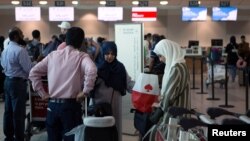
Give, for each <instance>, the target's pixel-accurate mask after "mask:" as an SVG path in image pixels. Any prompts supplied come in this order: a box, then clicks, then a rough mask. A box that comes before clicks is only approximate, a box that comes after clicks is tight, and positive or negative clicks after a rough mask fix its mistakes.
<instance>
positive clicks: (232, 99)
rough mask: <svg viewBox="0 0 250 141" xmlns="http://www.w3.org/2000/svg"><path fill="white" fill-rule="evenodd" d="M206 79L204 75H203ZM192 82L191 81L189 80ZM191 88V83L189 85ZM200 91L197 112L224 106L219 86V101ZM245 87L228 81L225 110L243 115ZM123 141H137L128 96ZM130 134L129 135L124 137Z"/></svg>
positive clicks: (40, 138)
mask: <svg viewBox="0 0 250 141" xmlns="http://www.w3.org/2000/svg"><path fill="white" fill-rule="evenodd" d="M204 77H206V74H204ZM191 82H192V79H191ZM195 82H196V86H197V87H199V88H200V87H201V86H200V84H201V83H200V75H196V81H195ZM191 87H192V83H191ZM200 91H201V90H200V89H197V90H192V89H191V103H192V108H196V110H197V111H199V112H201V113H206V110H207V108H208V107H214V106H215V107H218V106H219V105H225V90H224V89H221V88H220V86H219V84H215V93H214V97H215V98H220V100H211V101H209V100H207V98H209V97H212V94H211V85H210V86H209V87H208V89H207V88H206V87H205V85H204V91H205V92H208V94H197V92H200ZM245 101H246V99H245V87H240V86H239V84H238V82H237V80H236V82H234V83H233V82H231V80H229V83H228V105H234V106H235V107H233V108H227V110H229V111H232V112H238V113H242V114H244V113H245V112H246V108H245V107H246V104H245ZM123 107H124V108H123V132H124V135H123V141H138V136H136V135H135V134H134V133H135V129H134V125H133V114H132V113H130V108H131V107H132V106H131V100H130V95H126V96H124V97H123ZM3 109H4V103H3V102H0V113H2V114H1V116H0V126H1V127H0V140H1V141H2V140H3V139H4V135H3V131H2V125H3V124H2V121H3V120H2V117H3V116H2V115H3ZM126 134H131V135H126ZM31 141H46V132H43V133H40V134H37V135H34V136H32V138H31Z"/></svg>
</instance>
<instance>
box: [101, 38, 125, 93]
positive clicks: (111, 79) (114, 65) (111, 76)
mask: <svg viewBox="0 0 250 141" xmlns="http://www.w3.org/2000/svg"><path fill="white" fill-rule="evenodd" d="M102 49H103V55H105V54H107V53H108V52H110V51H112V52H113V54H114V55H115V59H114V61H113V62H111V63H109V62H107V61H104V63H103V64H102V65H101V66H100V68H99V69H98V77H100V78H102V79H103V80H104V82H105V85H106V86H108V87H112V88H113V89H114V90H117V91H119V92H120V93H121V95H125V94H126V88H127V74H126V69H125V67H124V65H123V64H122V63H121V62H119V61H118V60H117V58H116V57H117V47H116V44H115V43H114V42H110V41H107V42H104V43H103V45H102Z"/></svg>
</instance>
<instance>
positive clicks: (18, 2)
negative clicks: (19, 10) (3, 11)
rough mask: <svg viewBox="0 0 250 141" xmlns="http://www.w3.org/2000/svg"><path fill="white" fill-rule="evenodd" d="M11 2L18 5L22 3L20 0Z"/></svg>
mask: <svg viewBox="0 0 250 141" xmlns="http://www.w3.org/2000/svg"><path fill="white" fill-rule="evenodd" d="M11 4H13V5H18V4H20V1H18V0H13V1H11Z"/></svg>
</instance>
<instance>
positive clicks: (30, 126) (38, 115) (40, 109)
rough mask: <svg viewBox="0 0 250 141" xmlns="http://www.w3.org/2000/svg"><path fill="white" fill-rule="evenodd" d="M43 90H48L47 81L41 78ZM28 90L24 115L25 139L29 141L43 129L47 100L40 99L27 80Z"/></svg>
mask: <svg viewBox="0 0 250 141" xmlns="http://www.w3.org/2000/svg"><path fill="white" fill-rule="evenodd" d="M42 82H43V87H44V90H45V91H47V92H48V81H47V80H43V81H42ZM28 92H29V109H30V111H29V112H28V113H27V115H26V119H27V120H26V127H25V139H26V141H30V138H31V136H32V135H34V134H39V133H41V132H43V131H45V129H46V126H45V121H46V115H47V107H48V102H47V101H44V100H42V99H41V97H40V96H39V95H38V93H37V92H35V91H34V90H33V88H32V85H31V82H30V81H28Z"/></svg>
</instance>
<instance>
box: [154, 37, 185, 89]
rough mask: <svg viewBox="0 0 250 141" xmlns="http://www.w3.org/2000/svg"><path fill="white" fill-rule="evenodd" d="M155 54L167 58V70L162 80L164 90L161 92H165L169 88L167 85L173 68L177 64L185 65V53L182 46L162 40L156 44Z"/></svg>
mask: <svg viewBox="0 0 250 141" xmlns="http://www.w3.org/2000/svg"><path fill="white" fill-rule="evenodd" d="M154 52H155V53H156V54H157V55H161V56H164V57H165V58H166V60H165V64H166V66H165V69H164V75H163V79H162V90H161V92H164V91H165V90H166V89H167V88H166V86H167V83H168V81H169V78H170V77H171V76H169V75H170V71H171V69H172V67H174V66H175V64H177V63H184V62H185V59H184V56H185V54H184V51H183V50H182V49H181V47H180V45H179V44H177V43H175V42H173V41H170V40H168V39H163V40H161V41H160V42H159V43H158V44H156V46H155V49H154Z"/></svg>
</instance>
